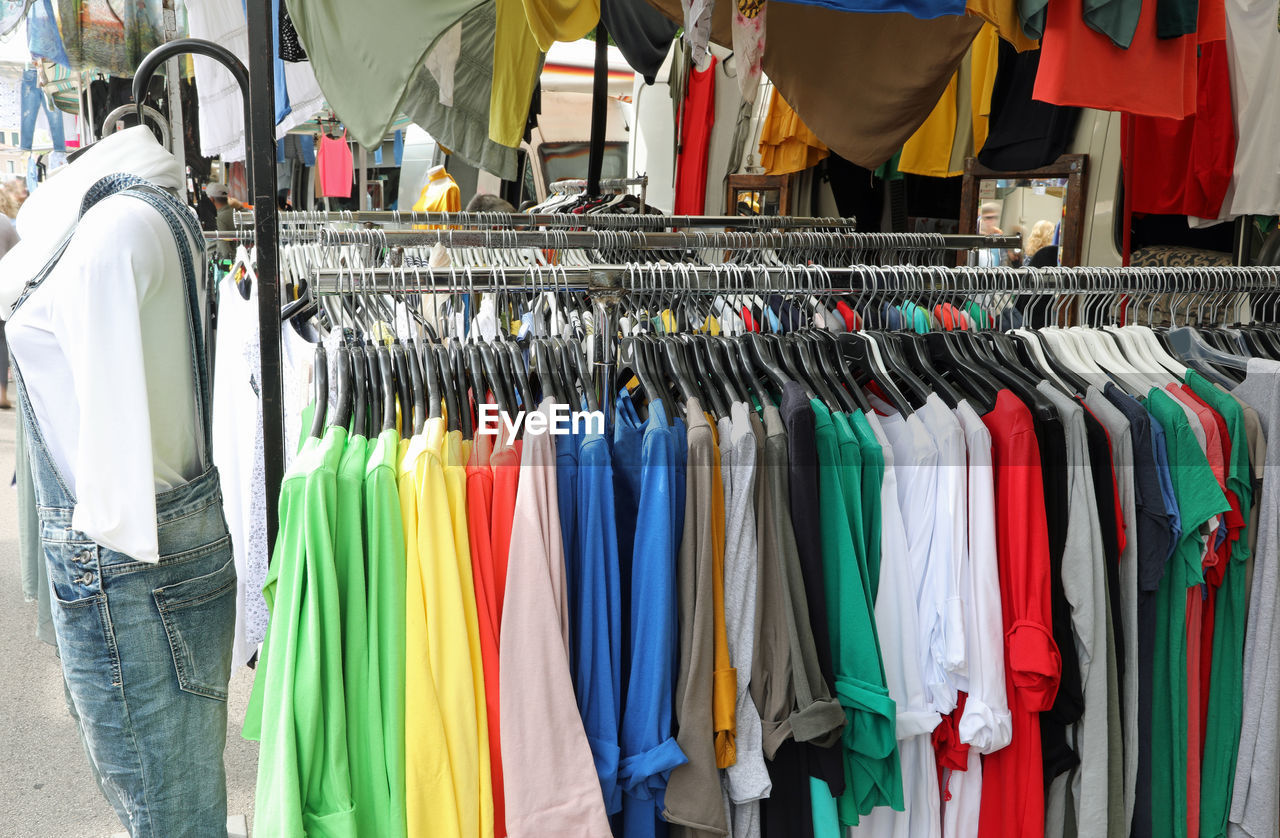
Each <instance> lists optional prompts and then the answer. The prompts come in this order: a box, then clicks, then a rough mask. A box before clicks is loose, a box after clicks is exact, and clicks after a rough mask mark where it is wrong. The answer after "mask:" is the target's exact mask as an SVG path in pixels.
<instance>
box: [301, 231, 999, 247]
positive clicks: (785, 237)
mask: <svg viewBox="0 0 1280 838" xmlns="http://www.w3.org/2000/svg"><path fill="white" fill-rule="evenodd" d="M303 235H304V236H306V235H308V234H303ZM311 237H312V239H313V240H315V241H317V242H318V243H319V244H321V245H325V244H334V245H344V244H350V245H358V244H380V245H390V244H396V245H406V246H422V245H434V244H443V245H445V246H446V247H487V248H511V247H534V248H550V249H564V248H587V249H591V250H609V249H617V248H621V249H626V250H676V249H685V250H687V249H689V248H698V249H713V250H766V249H767V250H784V251H796V250H802V251H812V250H898V251H921V250H924V251H936V250H974V249H979V248H1007V249H1011V248H1017V247H1021V246H1022V244H1021V239H1020V237H1018V236H980V235H955V234H943V233H917V234H905V233H830V232H800V233H765V232H759V233H744V232H730V233H714V232H713V233H704V232H696V233H686V232H676V233H657V232H635V231H630V230H584V231H579V230H573V231H569V230H381V229H377V230H328V229H322V230H320V231H318V232H316V233H314V234H311ZM297 240H298V239H297V238H294V236H293V235H291V234H290V233H288V232H286V233H285V234H284V236H283V237H282V241H285V242H289V241H297Z"/></svg>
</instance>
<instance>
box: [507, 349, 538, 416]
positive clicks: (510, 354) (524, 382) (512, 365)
mask: <svg viewBox="0 0 1280 838" xmlns="http://www.w3.org/2000/svg"><path fill="white" fill-rule="evenodd" d="M498 346H499V348H500V350H501V352H500V354H499V360H500V361H501V363H502V366H503V368H504V369H505V370H506V372H507V374H508V375H509V376H510V379H511V381H512V382H514V384H515V388H516V393H517V395H519V397H520V407H519V409H521V410H526V411H529V410H537V408H538V405H537V404H536V403H535V402H534V400H533V388H532V387H530V386H529V370H528V368H527V367H525V365H524V356H523V355H521V353H520V347H518V346H516V345H515V344H514V343H501V344H499V345H498Z"/></svg>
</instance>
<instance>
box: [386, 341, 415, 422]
mask: <svg viewBox="0 0 1280 838" xmlns="http://www.w3.org/2000/svg"><path fill="white" fill-rule="evenodd" d="M391 360H392V361H393V362H394V364H393V366H394V369H395V384H396V399H397V400H398V401H399V402H400V420H401V421H400V425H401V427H404V428H412V427H413V425H414V414H413V408H414V398H413V396H412V385H411V384H410V380H409V361H408V358H407V356H406V354H405V351H404V345H403V344H402V343H400V342H399V341H396V342H395V343H393V344H392V345H391Z"/></svg>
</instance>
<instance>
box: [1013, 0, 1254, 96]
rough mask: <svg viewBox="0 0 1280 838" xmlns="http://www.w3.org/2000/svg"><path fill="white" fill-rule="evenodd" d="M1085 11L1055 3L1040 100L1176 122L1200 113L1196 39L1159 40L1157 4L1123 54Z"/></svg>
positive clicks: (1146, 8) (1147, 10)
mask: <svg viewBox="0 0 1280 838" xmlns="http://www.w3.org/2000/svg"><path fill="white" fill-rule="evenodd" d="M1082 10H1083V6H1082V4H1081V3H1079V2H1077V0H1071V1H1070V2H1061V3H1052V4H1050V5H1049V9H1048V17H1047V21H1046V23H1045V37H1044V42H1043V44H1042V46H1041V56H1040V70H1039V73H1038V75H1037V76H1036V84H1035V98H1036V99H1037V100H1039V101H1042V102H1049V103H1051V104H1055V105H1071V106H1075V107H1082V108H1097V109H1098V110H1104V111H1122V112H1124V113H1132V114H1142V115H1145V116H1164V117H1170V118H1173V119H1182V118H1183V117H1185V116H1189V115H1190V114H1193V113H1195V111H1196V52H1197V44H1196V39H1195V38H1173V39H1162V38H1159V37H1157V34H1156V5H1155V4H1154V3H1144V4H1143V5H1142V13H1141V16H1140V17H1139V19H1138V29H1137V31H1136V32H1135V34H1134V36H1133V43H1132V44H1131V45H1130V46H1129V48H1128V49H1127V50H1121V49H1117V48H1116V46H1115V44H1113V43H1112V42H1111V39H1110V38H1108V37H1107V36H1106V35H1103V34H1101V33H1100V32H1096V31H1094V29H1093V28H1091V27H1090V26H1089V25H1088V24H1087V23H1086V22H1085V20H1084V17H1083V12H1082ZM1272 28H1273V29H1274V28H1275V27H1274V25H1273V26H1272Z"/></svg>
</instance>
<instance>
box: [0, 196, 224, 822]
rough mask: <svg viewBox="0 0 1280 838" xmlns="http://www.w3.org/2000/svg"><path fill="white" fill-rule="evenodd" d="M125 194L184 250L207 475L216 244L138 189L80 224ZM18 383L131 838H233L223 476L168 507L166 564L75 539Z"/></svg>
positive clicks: (71, 683) (107, 789)
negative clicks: (206, 315)
mask: <svg viewBox="0 0 1280 838" xmlns="http://www.w3.org/2000/svg"><path fill="white" fill-rule="evenodd" d="M114 194H122V195H128V196H131V197H133V198H135V199H138V200H142V201H146V202H147V203H148V204H149V205H151V206H152V207H154V208H155V210H156V211H157V212H159V213H160V214H161V216H163V217H164V218H165V220H166V221H167V222H168V223H169V226H170V228H171V229H172V232H173V237H174V239H175V240H176V242H177V246H178V251H179V256H180V261H181V263H182V266H183V274H184V276H183V281H184V284H185V286H186V296H187V314H188V318H189V322H188V325H189V327H190V328H189V334H190V337H191V347H190V348H191V353H192V355H191V357H192V361H193V364H192V370H191V374H192V377H193V379H194V383H195V388H194V389H195V395H196V399H197V400H198V403H199V404H198V406H199V413H198V416H199V418H200V421H201V423H202V425H203V427H202V429H201V430H202V431H203V433H202V435H201V439H202V440H203V444H204V449H203V451H202V452H201V455H202V460H201V461H202V462H204V463H210V464H211V463H212V462H213V460H212V455H211V449H210V443H209V383H208V369H207V366H206V363H205V355H204V343H203V341H202V340H201V327H200V320H201V318H200V306H199V302H198V300H197V296H196V295H197V293H198V291H199V286H198V285H197V284H196V278H197V274H196V268H195V265H197V264H202V263H203V258H202V256H203V254H197V253H193V252H192V247H191V242H192V240H193V239H194V240H196V241H202V240H203V237H202V235H201V233H200V230H199V227H198V226H196V225H195V222H194V219H193V217H192V213H191V211H190V210H189V209H187V208H186V207H185V206H184V205H182V204H181V203H179V202H178V201H177V199H175V198H174V197H173V196H172V195H170V194H168V193H167V192H164V191H163V190H161V189H160V188H158V187H156V186H155V185H153V184H150V183H148V182H146V181H144V180H142V179H140V178H137V177H134V176H131V175H111V176H109V177H107V178H104V179H103V180H101V181H99V182H98V183H97V184H95V185H94V186H93V188H92V189H90V190H89V192H88V194H87V195H86V196H85V199H84V203H83V204H82V206H81V209H80V215H81V217H83V215H84V213H85V212H86V211H87V210H88V209H89V208H90V207H91V206H93V205H94V204H96V203H97V202H98V201H100V200H102V199H104V198H106V197H108V196H110V195H114ZM73 232H74V231H73ZM70 238H71V235H70V234H68V236H67V238H66V239H65V240H64V241H63V243H62V245H61V246H60V247H59V248H58V250H57V251H56V252H55V253H54V255H53V256H52V257H51V258H50V260H49V262H48V263H47V264H46V265H45V267H44V268H43V269H42V270H41V271H40V273H39V274H37V275H36V276H35V277H34V278H33V279H32V280H31V281H30V282H28V283H27V287H26V288H25V289H24V291H23V294H22V297H21V298H20V299H19V300H18V302H17V304H16V305H15V306H14V310H15V311H16V310H17V309H18V307H20V306H21V305H22V304H23V302H24V301H25V300H26V298H27V296H28V295H29V294H30V293H31V292H32V291H33V290H34V289H35V288H37V287H39V285H40V284H41V283H42V282H43V281H44V280H45V278H46V277H47V276H48V275H49V272H50V270H51V269H52V268H53V266H54V265H55V264H57V262H58V260H59V258H61V256H62V253H63V251H64V250H65V249H66V246H67V243H68V242H69V241H70ZM197 260H199V261H197ZM14 372H15V379H16V382H17V387H18V396H19V400H20V406H21V415H22V420H23V422H24V423H25V428H26V431H27V444H28V448H29V452H30V460H31V470H32V474H33V478H34V482H35V496H36V503H37V506H38V510H39V519H40V541H41V546H42V547H43V549H44V556H45V560H46V562H47V564H48V569H49V587H50V589H51V595H52V610H53V623H54V630H55V633H56V635H57V639H58V650H59V653H60V655H61V657H62V671H63V673H64V676H65V679H66V688H67V697H68V705H69V707H70V710H71V713H72V716H73V717H75V718H76V719H77V723H78V726H79V729H80V734H81V736H82V738H83V740H84V744H85V749H86V751H87V752H88V755H89V761H90V763H91V765H92V767H93V771H94V776H95V778H96V779H97V780H98V784H99V786H100V787H101V788H102V792H103V794H105V795H106V797H107V799H108V800H109V801H110V802H111V805H112V806H114V807H115V809H116V813H117V814H118V815H119V817H120V820H121V822H122V823H123V824H124V825H125V826H126V827H127V828H128V829H129V833H130V835H131V836H132V838H143V836H146V838H214V836H216V837H217V838H226V834H227V831H226V818H227V799H226V770H225V768H224V766H223V761H222V752H223V748H224V747H225V745H226V737H227V703H226V702H227V681H228V680H229V678H230V675H231V644H232V635H233V632H234V626H235V617H236V614H235V610H236V571H235V565H234V563H233V560H232V555H231V540H230V537H229V536H228V534H227V525H226V521H225V520H224V518H223V514H222V493H221V491H220V489H219V486H218V474H217V472H216V471H215V470H214V468H213V466H212V465H209V467H208V468H207V470H206V471H205V472H204V473H203V474H201V475H200V476H199V477H197V478H195V479H194V480H192V481H190V482H189V483H186V484H184V485H182V486H178V487H177V488H174V489H171V490H169V491H165V492H161V493H159V494H157V495H156V524H157V531H158V536H159V546H160V562H159V563H158V564H151V563H147V562H139V561H135V560H134V559H132V558H130V557H128V556H126V555H123V554H121V553H118V552H115V551H113V550H109V549H107V548H106V547H103V546H101V545H99V544H97V543H95V542H94V541H92V540H90V539H89V537H88V536H86V535H85V534H84V533H82V532H79V531H77V530H75V529H73V528H72V526H71V514H72V511H73V509H74V508H75V498H74V497H72V495H71V493H70V492H69V491H68V490H67V488H66V485H67V484H66V481H64V480H63V478H62V475H60V474H59V473H58V469H57V466H56V465H55V464H54V460H53V457H52V456H51V455H50V453H49V450H48V447H47V445H46V443H45V440H44V437H43V435H42V434H41V432H40V427H39V424H38V423H37V422H36V418H35V415H34V414H33V412H32V410H31V403H30V400H29V399H28V397H27V390H26V386H25V385H24V384H23V381H22V375H21V372H20V370H18V365H17V364H16V362H15V364H14ZM68 396H70V394H68Z"/></svg>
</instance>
